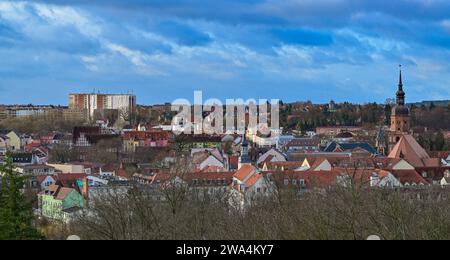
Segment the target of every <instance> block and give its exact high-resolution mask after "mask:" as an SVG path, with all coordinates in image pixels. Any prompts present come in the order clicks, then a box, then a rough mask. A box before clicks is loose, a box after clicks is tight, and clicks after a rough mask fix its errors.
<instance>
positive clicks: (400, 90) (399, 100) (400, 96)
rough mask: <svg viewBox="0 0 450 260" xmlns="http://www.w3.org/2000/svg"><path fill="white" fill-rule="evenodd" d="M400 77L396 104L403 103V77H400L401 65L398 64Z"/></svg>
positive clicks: (400, 104)
mask: <svg viewBox="0 0 450 260" xmlns="http://www.w3.org/2000/svg"><path fill="white" fill-rule="evenodd" d="M399 68H400V77H399V80H398V91H397V105H399V106H404V105H405V91H403V77H402V65H399Z"/></svg>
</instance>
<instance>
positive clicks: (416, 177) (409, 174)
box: [391, 170, 429, 185]
mask: <svg viewBox="0 0 450 260" xmlns="http://www.w3.org/2000/svg"><path fill="white" fill-rule="evenodd" d="M391 172H392V174H393V175H394V176H395V178H397V179H398V180H399V181H400V183H402V184H403V185H405V184H406V183H408V184H410V185H412V184H414V183H415V184H424V185H427V184H429V183H428V182H427V181H426V180H425V179H424V178H423V177H422V176H420V174H419V173H417V172H416V171H414V170H392V171H391Z"/></svg>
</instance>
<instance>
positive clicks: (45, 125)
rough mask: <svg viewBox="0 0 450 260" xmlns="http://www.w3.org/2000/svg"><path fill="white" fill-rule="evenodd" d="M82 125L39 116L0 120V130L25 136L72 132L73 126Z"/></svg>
mask: <svg viewBox="0 0 450 260" xmlns="http://www.w3.org/2000/svg"><path fill="white" fill-rule="evenodd" d="M84 124H85V122H84V121H83V120H66V119H64V118H62V117H53V116H43V115H41V116H29V117H17V118H8V119H4V120H0V129H5V130H15V131H19V132H20V133H26V134H31V133H37V134H48V133H49V132H52V131H59V132H72V131H73V128H74V127H75V126H80V125H84Z"/></svg>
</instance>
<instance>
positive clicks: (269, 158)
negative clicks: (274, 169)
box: [256, 148, 287, 167]
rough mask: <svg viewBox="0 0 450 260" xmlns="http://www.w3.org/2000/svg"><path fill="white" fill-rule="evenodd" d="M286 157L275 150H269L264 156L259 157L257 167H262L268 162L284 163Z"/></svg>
mask: <svg viewBox="0 0 450 260" xmlns="http://www.w3.org/2000/svg"><path fill="white" fill-rule="evenodd" d="M286 161H287V160H286V156H285V155H284V154H283V153H282V152H280V151H278V150H277V149H275V148H272V149H270V150H269V151H267V152H266V153H265V154H263V155H261V156H260V157H259V158H258V160H257V162H256V163H257V165H258V166H260V167H263V166H264V164H265V163H269V162H286Z"/></svg>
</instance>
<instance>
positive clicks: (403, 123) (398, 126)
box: [389, 65, 410, 150]
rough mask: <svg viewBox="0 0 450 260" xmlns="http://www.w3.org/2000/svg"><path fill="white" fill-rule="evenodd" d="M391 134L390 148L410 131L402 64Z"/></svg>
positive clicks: (392, 114) (393, 110) (392, 116)
mask: <svg viewBox="0 0 450 260" xmlns="http://www.w3.org/2000/svg"><path fill="white" fill-rule="evenodd" d="M390 132H391V133H390V135H389V150H392V148H393V147H394V146H395V144H397V142H398V141H399V140H400V138H401V136H402V135H404V134H408V133H409V132H410V116H409V109H408V107H407V106H406V103H405V91H404V90H403V78H402V67H401V65H400V78H399V82H398V90H397V102H396V105H395V106H394V107H393V108H392V113H391V131H390Z"/></svg>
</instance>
